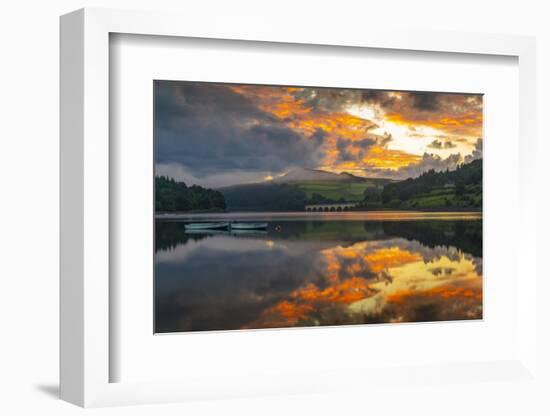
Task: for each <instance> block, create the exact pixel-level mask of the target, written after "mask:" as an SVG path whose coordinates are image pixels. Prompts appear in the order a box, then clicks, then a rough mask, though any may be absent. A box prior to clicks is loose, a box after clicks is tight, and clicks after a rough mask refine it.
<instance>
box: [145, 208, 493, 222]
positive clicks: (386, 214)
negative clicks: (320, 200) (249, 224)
mask: <svg viewBox="0 0 550 416" xmlns="http://www.w3.org/2000/svg"><path fill="white" fill-rule="evenodd" d="M482 218H483V216H482V212H481V211H410V210H408V211H407V210H401V211H397V210H391V211H390V210H380V211H339V212H334V211H332V212H311V211H308V212H306V211H271V212H269V211H261V212H260V211H249V212H223V213H220V212H217V213H213V212H206V213H197V212H194V213H190V212H184V213H162V214H155V220H199V219H204V220H208V219H210V220H212V219H220V220H222V219H224V220H233V219H235V220H236V219H240V220H244V219H249V220H258V219H264V220H288V221H293V220H294V221H303V220H318V221H323V220H325V221H326V220H330V221H335V220H341V221H354V220H355V221H357V220H363V221H422V220H425V221H426V220H481V219H482Z"/></svg>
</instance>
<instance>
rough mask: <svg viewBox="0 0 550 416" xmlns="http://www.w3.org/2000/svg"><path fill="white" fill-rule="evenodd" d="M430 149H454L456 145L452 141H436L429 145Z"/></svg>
mask: <svg viewBox="0 0 550 416" xmlns="http://www.w3.org/2000/svg"><path fill="white" fill-rule="evenodd" d="M428 147H430V148H432V149H453V148H455V147H456V145H455V144H454V143H453V142H452V141H440V140H434V141H433V142H431V143H430V144H429V145H428Z"/></svg>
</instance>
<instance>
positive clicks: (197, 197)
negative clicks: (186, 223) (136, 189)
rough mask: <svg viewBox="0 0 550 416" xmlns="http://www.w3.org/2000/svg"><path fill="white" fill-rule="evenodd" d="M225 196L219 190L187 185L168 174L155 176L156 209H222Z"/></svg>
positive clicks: (164, 210)
mask: <svg viewBox="0 0 550 416" xmlns="http://www.w3.org/2000/svg"><path fill="white" fill-rule="evenodd" d="M225 208H226V205H225V198H224V196H223V194H222V193H221V192H219V191H216V190H213V189H208V188H203V187H202V186H198V185H192V186H187V185H186V184H185V182H176V181H175V180H174V179H172V178H168V177H166V176H157V177H155V210H156V211H157V212H175V211H210V210H212V211H222V210H225Z"/></svg>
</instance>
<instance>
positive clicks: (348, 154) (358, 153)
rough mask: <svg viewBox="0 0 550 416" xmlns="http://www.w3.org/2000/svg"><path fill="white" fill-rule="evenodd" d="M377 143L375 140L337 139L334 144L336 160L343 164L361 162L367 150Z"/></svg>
mask: <svg viewBox="0 0 550 416" xmlns="http://www.w3.org/2000/svg"><path fill="white" fill-rule="evenodd" d="M377 142H378V140H377V139H375V138H365V139H363V140H349V139H345V138H339V139H338V141H337V142H336V148H337V149H338V160H339V161H343V162H346V161H356V160H361V159H363V158H364V157H365V156H366V155H367V153H368V150H369V148H370V147H371V146H373V145H375V144H377ZM352 149H353V150H354V151H352Z"/></svg>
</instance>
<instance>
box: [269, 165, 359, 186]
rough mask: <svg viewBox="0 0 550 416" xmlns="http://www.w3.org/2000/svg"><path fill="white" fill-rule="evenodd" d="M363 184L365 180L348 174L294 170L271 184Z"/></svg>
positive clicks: (306, 169)
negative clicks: (323, 182) (324, 182)
mask: <svg viewBox="0 0 550 416" xmlns="http://www.w3.org/2000/svg"><path fill="white" fill-rule="evenodd" d="M314 181H315V182H317V181H320V182H322V181H327V182H350V181H353V182H363V181H365V178H361V177H359V176H355V175H353V174H351V173H348V172H342V173H333V172H327V171H325V170H321V169H308V168H295V169H292V170H291V171H289V172H287V173H286V174H284V175H282V176H279V177H277V178H275V179H273V182H278V183H291V182H314Z"/></svg>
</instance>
